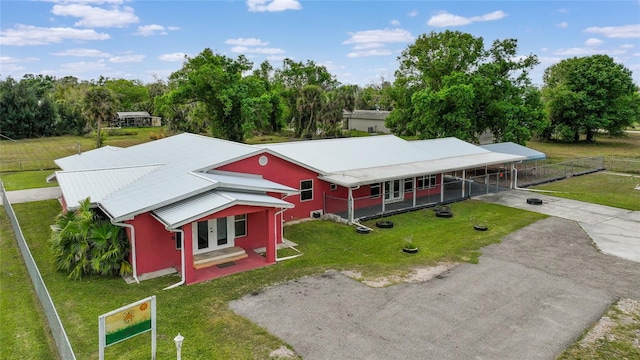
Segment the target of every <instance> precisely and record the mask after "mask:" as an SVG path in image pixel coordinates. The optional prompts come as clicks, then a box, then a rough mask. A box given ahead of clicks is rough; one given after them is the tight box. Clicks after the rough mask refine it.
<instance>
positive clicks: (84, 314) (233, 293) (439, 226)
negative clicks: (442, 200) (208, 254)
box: [2, 200, 544, 359]
mask: <svg viewBox="0 0 640 360" xmlns="http://www.w3.org/2000/svg"><path fill="white" fill-rule="evenodd" d="M451 207H452V210H453V212H454V217H453V218H450V219H445V218H436V217H435V216H434V213H433V211H432V210H420V211H415V212H411V213H405V214H402V215H397V216H393V217H389V218H387V220H391V221H393V222H394V224H395V226H394V228H392V229H377V228H375V221H371V222H367V223H366V224H367V225H369V226H371V227H373V228H374V229H375V231H374V232H372V233H369V234H357V233H356V232H355V230H354V227H352V226H347V225H339V224H335V223H331V222H325V221H310V222H306V223H301V224H297V225H291V226H287V227H286V228H285V237H286V238H288V239H290V240H292V241H294V242H296V243H298V244H299V247H298V249H299V250H300V251H302V252H303V253H304V255H303V256H301V257H298V258H295V259H291V260H286V261H283V262H281V263H279V264H277V265H274V266H270V267H267V268H263V269H257V270H253V271H248V272H244V273H241V274H236V275H232V276H227V277H223V278H219V279H216V280H213V281H210V282H206V283H200V284H195V285H190V286H181V287H179V288H176V289H173V290H167V291H164V290H162V289H163V288H164V287H166V286H168V285H170V284H173V283H175V282H177V281H179V277H178V276H166V277H162V278H158V279H153V280H148V281H144V282H142V283H140V284H136V285H127V284H125V283H124V281H122V279H120V278H112V279H104V278H95V277H94V278H85V279H83V280H81V281H77V282H71V281H68V280H67V279H66V275H64V274H62V273H59V272H56V271H55V267H54V265H53V259H52V257H51V253H50V250H49V245H48V238H49V234H50V229H49V225H50V224H53V221H54V218H55V216H56V215H57V214H58V212H59V211H60V205H59V204H58V203H57V201H55V200H47V201H40V202H33V203H26V204H16V205H15V210H16V213H17V214H18V217H19V219H20V222H21V224H22V227H23V232H24V234H25V237H26V238H27V241H28V243H29V246H30V248H31V251H32V253H33V256H34V258H35V259H36V261H37V262H38V265H39V267H40V271H41V272H42V276H43V278H44V280H45V282H46V283H47V286H48V288H49V292H50V293H51V296H52V297H53V299H54V301H55V303H56V307H57V309H58V311H59V313H60V316H61V319H62V321H63V323H64V325H65V329H66V331H67V334H68V335H69V338H70V340H71V344H72V346H73V348H74V351H75V352H76V356H77V357H78V359H96V358H97V357H98V326H97V319H98V316H99V315H100V314H103V313H106V312H108V311H111V310H113V309H116V308H118V307H120V306H123V305H126V304H128V303H132V302H135V301H137V300H140V299H142V298H145V297H147V296H151V295H156V296H157V304H158V338H157V339H158V353H157V357H158V358H159V359H170V358H173V357H174V356H175V345H174V342H173V338H174V337H175V336H176V335H177V334H178V332H180V333H181V334H182V335H183V336H184V337H185V340H184V345H183V350H182V352H183V355H184V358H185V359H264V358H267V357H268V355H269V353H270V352H271V351H273V350H275V349H277V348H279V347H280V346H282V345H286V344H284V343H283V342H282V340H280V339H278V338H276V337H275V336H273V335H271V334H269V333H268V332H266V331H265V330H264V329H263V328H261V327H259V326H258V325H255V324H253V323H251V322H250V321H248V320H247V319H245V318H243V317H240V316H237V315H235V313H233V312H232V311H231V310H230V309H229V307H228V302H229V301H230V300H234V299H238V298H240V297H242V296H244V295H247V294H251V293H253V292H257V291H260V290H261V289H263V288H264V287H266V286H269V285H272V284H276V283H281V282H285V281H288V280H292V279H295V278H299V277H300V276H304V275H308V274H318V273H321V272H323V271H324V270H327V269H337V270H342V269H349V270H357V271H360V272H361V273H362V274H363V276H364V277H377V276H381V275H398V274H405V273H407V272H408V271H409V270H410V269H411V268H412V267H416V266H427V265H432V264H436V263H438V262H440V261H467V262H476V261H477V259H478V256H479V255H480V249H481V247H482V246H485V245H487V244H491V243H496V242H499V241H500V239H501V238H502V237H503V236H504V235H506V234H508V233H510V232H513V231H515V230H517V229H519V228H521V227H524V226H527V225H529V224H531V223H533V222H535V221H537V220H540V219H542V218H544V215H540V214H537V213H532V212H528V211H523V210H517V209H511V208H507V207H503V206H499V205H494V204H488V203H484V202H479V201H471V200H470V201H465V202H461V203H456V204H453V205H452V206H451ZM476 222H482V223H485V224H486V225H488V226H489V231H486V232H482V231H475V230H473V224H474V223H476ZM410 235H412V236H413V239H414V242H415V243H417V244H418V246H420V251H419V252H418V253H417V254H405V253H403V252H402V251H401V247H402V240H403V239H404V238H405V237H406V236H410ZM283 255H284V254H283ZM4 256H5V253H4V252H3V253H2V257H4ZM281 256H282V255H281ZM283 311H286V309H283ZM149 349H150V336H149V335H148V334H145V335H141V336H137V337H135V338H133V339H130V340H127V341H124V342H122V343H119V344H117V345H114V346H112V347H109V348H107V351H106V355H107V357H108V358H111V357H116V358H119V359H140V358H145V357H148V356H149V355H148V354H149V352H150V350H149Z"/></svg>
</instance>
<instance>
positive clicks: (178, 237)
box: [173, 232, 182, 250]
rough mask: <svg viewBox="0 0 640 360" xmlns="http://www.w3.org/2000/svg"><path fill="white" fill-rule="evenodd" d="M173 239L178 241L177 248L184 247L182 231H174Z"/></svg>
mask: <svg viewBox="0 0 640 360" xmlns="http://www.w3.org/2000/svg"><path fill="white" fill-rule="evenodd" d="M173 239H174V240H175V241H176V250H181V249H182V232H175V233H173Z"/></svg>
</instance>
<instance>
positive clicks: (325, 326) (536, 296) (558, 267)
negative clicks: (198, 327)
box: [230, 217, 640, 359]
mask: <svg viewBox="0 0 640 360" xmlns="http://www.w3.org/2000/svg"><path fill="white" fill-rule="evenodd" d="M618 298H632V299H640V264H639V263H636V262H633V261H628V260H624V259H620V258H618V257H614V256H610V255H606V254H603V253H601V252H598V251H597V250H596V249H595V248H594V247H593V246H592V242H591V239H590V238H589V237H588V236H587V235H586V234H585V233H584V231H582V229H581V228H580V226H579V225H577V224H576V222H574V221H570V220H566V219H562V218H557V217H552V218H548V219H545V220H542V221H539V222H537V223H535V224H533V225H530V226H528V227H526V228H524V229H521V230H519V231H517V232H514V233H512V234H511V235H509V236H507V237H505V238H504V239H503V241H502V242H501V243H500V244H494V245H491V246H488V247H485V248H484V249H483V255H482V256H481V257H480V260H479V263H478V264H475V265H474V264H461V265H459V266H457V267H455V268H453V269H452V270H450V271H448V272H446V273H444V274H442V275H441V276H438V277H437V278H434V279H432V280H429V281H426V282H423V283H413V284H398V285H393V286H389V287H386V288H370V287H368V286H366V285H364V284H361V283H359V282H356V281H354V280H352V279H350V278H348V277H346V276H345V275H343V274H341V273H338V272H327V273H326V274H323V275H321V276H315V277H305V278H302V279H300V280H298V281H293V282H289V283H286V284H282V285H277V286H273V287H270V288H268V289H266V290H265V291H263V292H261V293H259V294H257V295H253V296H247V297H244V298H242V299H240V300H238V301H234V302H231V303H230V307H231V308H232V309H233V310H234V311H235V312H236V313H238V314H240V315H243V316H245V317H247V318H249V319H250V320H252V321H254V322H256V323H257V324H259V325H261V326H263V327H264V328H266V329H267V330H268V331H269V332H271V333H273V334H275V335H276V336H279V337H280V338H282V339H283V340H284V341H286V342H287V343H289V344H290V345H292V346H293V348H294V349H295V351H296V352H297V353H298V354H300V355H301V356H303V357H304V358H305V359H336V358H338V359H555V357H556V356H557V355H558V354H560V353H561V352H562V351H563V350H564V349H565V348H566V347H567V346H569V345H570V344H572V343H573V342H574V341H575V340H576V339H577V338H578V337H579V336H580V335H581V334H582V333H583V331H584V330H585V329H586V328H587V327H588V326H590V325H591V324H592V323H593V322H595V321H596V320H597V319H599V318H600V316H601V315H602V313H603V312H604V311H605V309H606V308H607V307H608V306H609V305H610V304H611V303H612V302H614V301H615V300H616V299H618Z"/></svg>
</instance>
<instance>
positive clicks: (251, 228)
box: [126, 205, 282, 283]
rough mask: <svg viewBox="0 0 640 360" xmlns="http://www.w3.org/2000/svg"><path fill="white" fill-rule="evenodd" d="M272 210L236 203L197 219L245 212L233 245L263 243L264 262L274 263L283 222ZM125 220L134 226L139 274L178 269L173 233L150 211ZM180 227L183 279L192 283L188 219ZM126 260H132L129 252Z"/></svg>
mask: <svg viewBox="0 0 640 360" xmlns="http://www.w3.org/2000/svg"><path fill="white" fill-rule="evenodd" d="M275 213H276V209H274V208H269V207H256V206H246V205H239V206H233V207H231V208H228V209H225V210H222V211H220V212H217V213H215V214H212V215H209V216H206V217H203V218H201V219H198V220H197V221H205V220H209V219H215V218H220V217H227V216H235V215H241V214H247V235H246V236H243V237H237V238H235V245H236V246H239V247H242V248H243V249H245V250H246V251H253V249H255V248H260V247H266V248H267V254H266V255H267V256H266V258H265V262H266V263H273V262H275V247H276V245H275V244H276V241H277V242H278V243H280V242H282V238H281V234H282V232H281V227H282V223H281V221H280V217H279V216H278V217H277V219H276V216H275ZM127 223H129V224H131V225H133V226H134V228H135V234H136V256H137V264H136V265H137V269H136V270H137V272H138V275H142V274H145V273H149V272H153V271H157V270H162V269H166V268H170V267H173V268H175V269H177V270H178V271H180V270H181V268H182V266H181V256H182V255H181V251H180V250H179V249H176V242H175V239H174V234H175V233H173V232H169V231H168V230H166V229H165V227H164V225H163V224H161V223H160V222H159V221H158V220H156V219H155V218H154V217H153V216H151V215H150V214H149V213H144V214H141V215H137V216H136V217H135V218H134V219H133V220H132V221H128V222H127ZM182 230H183V231H184V239H183V247H184V251H185V258H186V264H187V266H186V275H187V276H186V280H187V283H191V282H193V280H194V279H195V276H194V274H195V271H194V268H193V242H192V225H191V223H189V224H186V225H184V226H183V227H182ZM126 231H127V235H128V236H129V238H130V239H131V233H130V230H129V229H126ZM129 260H130V261H132V260H131V256H130V257H129Z"/></svg>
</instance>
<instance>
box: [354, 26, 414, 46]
mask: <svg viewBox="0 0 640 360" xmlns="http://www.w3.org/2000/svg"><path fill="white" fill-rule="evenodd" d="M350 34H351V37H350V38H349V39H347V40H345V41H343V42H342V43H343V44H366V43H406V42H410V41H413V39H414V38H413V36H412V35H411V33H410V32H408V31H407V30H403V29H384V30H364V31H357V32H355V33H350Z"/></svg>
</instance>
